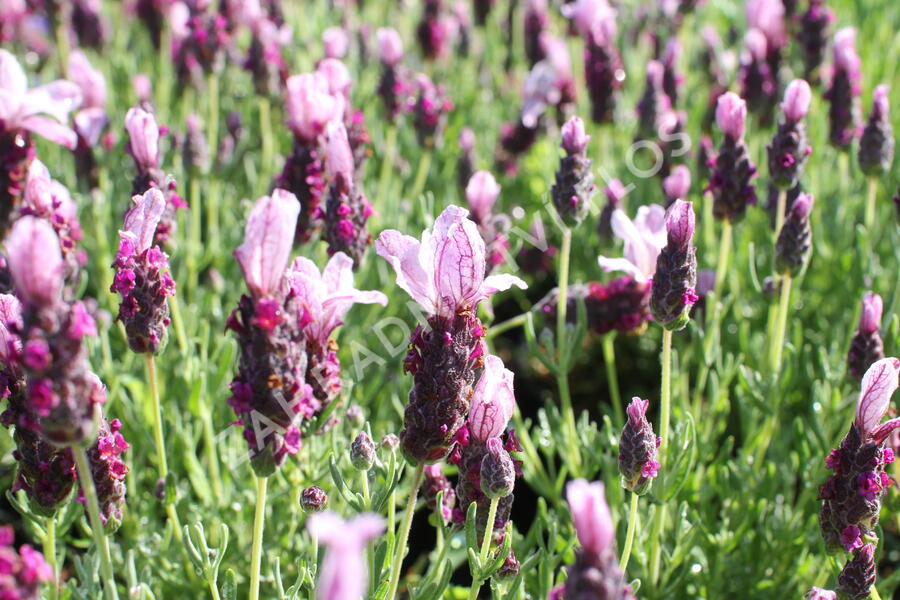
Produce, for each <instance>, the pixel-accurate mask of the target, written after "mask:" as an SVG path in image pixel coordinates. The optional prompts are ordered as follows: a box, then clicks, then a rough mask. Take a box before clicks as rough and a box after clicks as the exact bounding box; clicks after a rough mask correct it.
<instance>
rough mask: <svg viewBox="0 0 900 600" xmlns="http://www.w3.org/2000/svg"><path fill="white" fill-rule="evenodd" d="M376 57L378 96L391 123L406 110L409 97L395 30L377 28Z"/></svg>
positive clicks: (401, 49) (399, 41)
mask: <svg viewBox="0 0 900 600" xmlns="http://www.w3.org/2000/svg"><path fill="white" fill-rule="evenodd" d="M375 36H376V37H377V38H378V55H379V57H380V58H381V79H379V80H378V96H379V97H380V98H381V101H382V103H383V104H384V110H385V113H386V117H387V119H388V120H389V121H391V122H393V121H395V120H396V119H397V117H398V116H399V115H400V114H401V113H403V112H404V111H405V110H406V106H407V96H408V95H409V91H410V90H409V76H408V75H407V74H406V72H405V71H404V70H403V66H402V65H401V64H400V62H401V61H402V60H403V40H402V38H401V37H400V34H399V33H397V30H396V29H392V28H379V29H378V31H376V32H375Z"/></svg>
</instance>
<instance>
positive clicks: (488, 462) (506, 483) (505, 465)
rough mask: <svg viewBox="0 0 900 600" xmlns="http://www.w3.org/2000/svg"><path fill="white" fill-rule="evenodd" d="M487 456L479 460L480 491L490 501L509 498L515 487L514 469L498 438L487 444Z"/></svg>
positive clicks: (510, 458)
mask: <svg viewBox="0 0 900 600" xmlns="http://www.w3.org/2000/svg"><path fill="white" fill-rule="evenodd" d="M487 450H488V452H487V454H486V455H485V457H484V458H483V459H481V491H482V492H484V495H485V496H487V497H488V498H491V499H497V498H504V497H506V496H509V495H510V494H511V493H512V491H513V488H514V487H515V485H516V467H515V465H514V464H513V460H512V457H511V456H510V455H509V452H507V451H506V450H505V449H504V448H503V443H502V442H501V441H500V439H499V438H491V439H490V440H488V443H487Z"/></svg>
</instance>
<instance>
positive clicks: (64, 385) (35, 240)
mask: <svg viewBox="0 0 900 600" xmlns="http://www.w3.org/2000/svg"><path fill="white" fill-rule="evenodd" d="M6 248H7V251H8V252H9V266H10V272H11V273H12V278H13V281H14V283H15V289H16V293H17V294H18V296H19V299H20V300H21V301H22V305H23V308H22V325H21V328H19V327H18V326H17V327H16V329H17V330H16V331H14V333H15V334H16V335H17V336H18V338H19V339H20V340H21V341H22V347H21V351H16V352H15V354H14V359H13V360H14V361H15V362H16V364H17V365H18V368H19V369H21V371H22V372H23V373H24V374H25V376H26V378H27V381H28V388H27V392H26V393H27V400H25V402H24V404H25V413H26V414H27V421H28V427H29V428H31V429H33V430H34V431H36V432H38V433H39V434H40V435H41V436H42V437H43V439H44V440H46V441H48V442H50V443H52V444H55V445H58V446H71V445H73V444H86V443H90V442H91V441H92V440H93V436H94V434H95V432H96V425H95V418H96V414H97V411H98V410H99V406H100V405H101V404H103V402H104V401H105V400H106V393H105V391H104V389H103V384H102V383H100V380H99V379H98V378H97V376H96V375H94V374H93V373H92V372H91V371H90V369H89V367H88V362H87V348H85V345H84V338H85V337H86V336H90V335H96V334H97V328H96V324H95V323H94V320H93V318H92V317H91V316H90V314H88V312H87V310H86V309H85V307H84V305H83V304H82V303H81V302H76V303H74V304H68V303H66V302H64V301H63V299H62V289H63V279H62V273H63V269H64V263H63V258H62V252H61V251H60V247H59V239H58V238H57V236H56V233H55V232H54V231H53V227H51V226H50V224H49V223H47V222H46V221H43V220H40V219H37V218H35V217H32V216H26V217H22V218H21V219H19V220H18V221H17V222H16V224H15V226H14V227H13V229H12V231H11V232H10V234H9V236H8V237H7V239H6Z"/></svg>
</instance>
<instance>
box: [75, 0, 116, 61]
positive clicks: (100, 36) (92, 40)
mask: <svg viewBox="0 0 900 600" xmlns="http://www.w3.org/2000/svg"><path fill="white" fill-rule="evenodd" d="M101 5H102V2H101V1H100V0H74V1H73V2H72V13H71V18H72V31H73V32H75V36H76V37H77V38H78V44H79V45H81V46H83V47H85V48H95V49H100V48H101V47H102V46H103V44H104V43H106V40H107V38H108V37H109V23H107V21H106V19H104V18H103V14H102V12H101ZM69 58H70V60H71V56H70V57H69Z"/></svg>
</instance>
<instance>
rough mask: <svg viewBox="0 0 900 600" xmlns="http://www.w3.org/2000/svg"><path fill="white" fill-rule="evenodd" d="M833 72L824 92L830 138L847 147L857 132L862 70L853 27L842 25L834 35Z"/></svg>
mask: <svg viewBox="0 0 900 600" xmlns="http://www.w3.org/2000/svg"><path fill="white" fill-rule="evenodd" d="M832 51H833V54H834V72H833V73H832V76H831V87H830V88H829V89H828V91H827V92H826V93H825V99H826V100H828V102H829V103H830V104H829V109H828V120H829V122H830V125H831V129H830V132H829V139H830V140H831V143H832V145H834V146H835V147H836V148H837V149H838V150H846V149H847V148H849V147H850V144H851V143H853V139H854V138H855V137H856V136H857V135H858V133H859V132H858V128H859V120H860V116H859V93H860V81H861V79H862V73H861V72H860V58H859V55H857V54H856V30H855V29H853V28H852V27H845V28H844V29H841V30H840V31H838V32H837V33H835V34H834V43H833V46H832Z"/></svg>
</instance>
